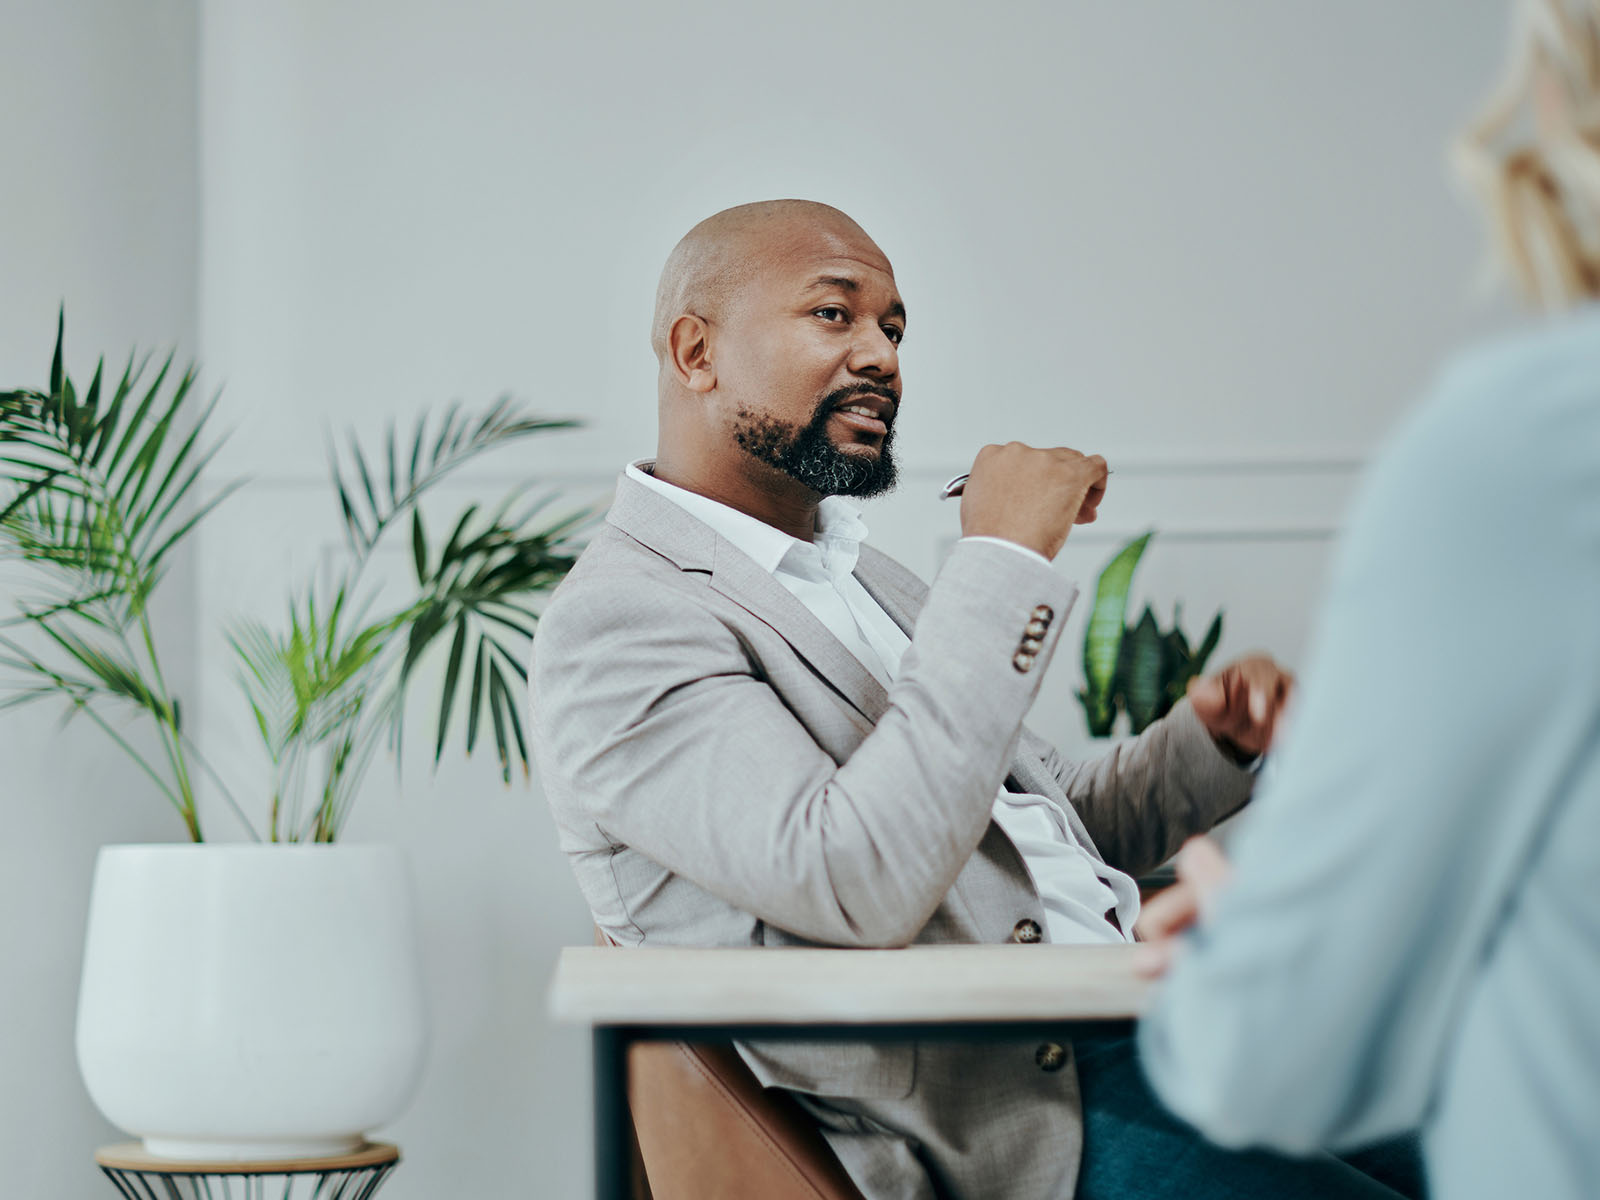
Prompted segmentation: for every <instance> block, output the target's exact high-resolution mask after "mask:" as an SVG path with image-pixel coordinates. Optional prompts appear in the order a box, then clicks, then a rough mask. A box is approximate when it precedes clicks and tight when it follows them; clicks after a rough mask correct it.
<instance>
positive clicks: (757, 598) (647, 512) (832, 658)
mask: <svg viewBox="0 0 1600 1200" xmlns="http://www.w3.org/2000/svg"><path fill="white" fill-rule="evenodd" d="M606 521H607V523H609V524H610V525H613V526H615V527H616V528H617V529H619V530H621V531H622V532H623V533H625V534H627V535H628V536H629V537H631V538H633V539H634V540H635V541H637V542H640V543H641V544H643V545H645V546H648V547H649V548H650V549H651V550H654V551H655V552H656V553H657V554H660V555H662V556H663V557H665V558H667V559H669V560H670V561H671V562H673V563H674V564H676V565H677V567H678V568H679V569H680V570H683V571H693V572H700V573H704V574H707V575H709V576H710V577H711V578H710V584H711V587H712V588H714V589H715V590H716V591H717V592H719V593H721V594H722V595H723V596H726V597H727V598H728V599H729V600H731V601H732V602H733V603H735V604H737V605H738V606H739V607H740V608H742V609H744V610H745V611H746V612H748V613H750V614H751V615H752V616H754V617H756V618H757V619H759V620H761V621H764V622H765V623H766V624H767V625H769V626H771V627H772V629H773V631H774V632H776V633H777V634H778V636H779V637H781V638H783V640H784V641H786V642H788V643H789V645H790V646H791V647H793V649H794V651H795V653H796V654H798V655H799V656H800V657H801V658H803V659H804V660H805V661H806V662H807V663H808V664H809V665H810V666H811V668H812V670H814V671H815V672H816V673H817V675H818V676H819V677H820V678H821V679H822V680H823V681H824V682H825V683H827V684H828V686H830V687H831V688H833V689H834V690H835V691H836V692H838V693H839V694H840V695H841V696H843V697H844V698H845V699H846V700H847V701H849V702H850V704H852V705H853V706H854V707H855V708H856V710H857V711H859V712H860V713H861V715H862V716H864V717H866V718H867V720H868V721H871V722H872V723H873V724H877V722H878V719H879V718H880V717H882V716H883V714H884V713H885V712H886V711H888V708H889V695H888V693H887V692H885V691H884V689H883V685H882V684H880V683H879V682H878V681H877V679H876V678H875V677H874V676H873V674H872V672H870V671H868V670H867V668H866V667H864V666H862V665H861V660H860V659H858V658H856V656H855V655H854V654H851V653H850V651H849V650H847V649H845V647H844V644H843V643H842V642H840V641H839V639H838V638H836V637H834V636H833V634H832V633H830V632H829V630H828V627H827V626H826V625H824V624H823V623H822V622H821V621H819V620H818V619H817V618H816V617H815V616H814V615H812V612H811V610H810V609H808V608H807V607H806V606H805V605H804V604H802V603H800V601H799V600H797V599H795V597H794V595H793V594H792V593H791V592H790V591H789V589H788V588H786V587H784V586H783V585H782V584H781V583H779V582H778V581H777V580H776V579H774V578H773V577H772V574H771V572H769V571H766V570H764V569H763V568H762V567H761V566H760V565H759V564H758V563H757V562H756V561H755V560H754V559H752V558H751V557H750V556H749V555H747V554H745V553H744V552H743V551H741V550H739V549H738V548H737V547H735V546H734V545H733V544H732V543H730V542H728V541H727V540H726V539H724V538H722V537H719V536H718V535H717V534H716V533H715V531H713V530H712V529H711V527H710V526H708V525H706V524H705V523H704V522H703V521H699V520H697V519H696V518H694V517H692V516H690V515H689V513H687V512H685V511H684V510H683V509H682V508H680V507H678V505H676V504H674V503H673V502H672V501H671V500H668V499H666V498H665V497H663V496H659V495H657V494H656V493H655V492H653V491H651V490H650V489H649V488H647V487H645V486H644V485H643V484H641V483H639V482H637V481H636V480H633V479H629V478H628V477H627V476H626V475H623V476H622V478H621V479H620V480H618V482H617V495H616V499H615V500H614V501H613V502H612V505H611V511H610V512H608V513H607V514H606ZM890 615H891V616H894V615H895V614H893V613H892V612H891V614H890ZM895 619H896V620H899V617H898V616H896V618H895Z"/></svg>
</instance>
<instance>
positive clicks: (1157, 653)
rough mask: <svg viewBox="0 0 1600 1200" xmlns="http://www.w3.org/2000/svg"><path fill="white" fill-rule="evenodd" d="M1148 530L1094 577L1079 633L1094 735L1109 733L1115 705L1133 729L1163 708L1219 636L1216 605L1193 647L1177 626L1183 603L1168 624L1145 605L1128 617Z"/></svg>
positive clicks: (1082, 695) (1082, 696)
mask: <svg viewBox="0 0 1600 1200" xmlns="http://www.w3.org/2000/svg"><path fill="white" fill-rule="evenodd" d="M1153 536H1154V531H1153V530H1152V531H1150V532H1147V533H1144V534H1141V535H1140V536H1139V537H1136V538H1134V539H1133V540H1132V541H1130V542H1129V543H1128V544H1127V545H1125V546H1123V547H1122V548H1121V549H1120V550H1118V551H1117V553H1116V554H1115V555H1114V556H1113V557H1112V559H1111V561H1110V562H1109V563H1107V564H1106V566H1105V568H1104V569H1103V570H1102V571H1101V572H1100V579H1099V581H1098V583H1097V584H1096V585H1095V598H1094V608H1093V609H1092V610H1091V612H1090V614H1089V626H1088V629H1087V631H1086V632H1085V634H1084V641H1083V676H1084V687H1083V688H1082V690H1080V691H1079V692H1078V702H1079V703H1080V704H1081V705H1083V712H1084V720H1085V723H1086V724H1087V725H1088V729H1089V734H1090V736H1092V737H1108V736H1110V734H1111V732H1112V729H1113V728H1114V726H1115V725H1116V720H1117V715H1118V714H1119V713H1124V712H1125V713H1127V715H1128V725H1129V728H1130V730H1131V731H1132V732H1133V733H1142V732H1143V731H1144V730H1145V729H1146V728H1147V727H1148V726H1149V725H1150V723H1151V722H1152V721H1155V720H1158V719H1159V718H1161V717H1164V716H1166V714H1167V713H1168V712H1170V711H1171V710H1172V706H1173V705H1174V704H1176V703H1177V702H1178V701H1179V700H1181V699H1182V698H1183V694H1184V692H1185V690H1186V689H1187V688H1188V686H1189V681H1190V680H1191V679H1193V678H1194V677H1195V676H1197V675H1199V674H1200V673H1201V672H1202V671H1203V670H1205V665H1206V661H1207V660H1208V659H1209V658H1210V657H1211V653H1212V651H1214V650H1215V649H1216V648H1217V642H1218V641H1220V640H1221V638H1222V614H1221V613H1220V612H1219V613H1217V615H1216V616H1215V617H1214V618H1212V621H1211V627H1210V628H1209V629H1207V630H1206V635H1205V637H1204V638H1203V639H1201V642H1200V645H1199V647H1198V648H1193V649H1191V647H1190V645H1189V640H1188V638H1187V637H1185V636H1184V633H1183V629H1182V628H1181V626H1182V624H1183V607H1182V605H1174V607H1173V616H1172V628H1171V629H1166V630H1163V629H1162V628H1161V627H1160V625H1159V624H1158V623H1157V621H1156V616H1155V613H1154V611H1153V610H1152V609H1151V608H1150V606H1149V605H1146V606H1145V609H1144V612H1143V613H1142V614H1141V615H1140V617H1139V620H1138V621H1137V622H1136V623H1135V624H1133V625H1131V626H1129V625H1127V624H1126V621H1127V612H1128V593H1129V591H1130V590H1131V588H1132V585H1133V572H1134V568H1136V567H1137V566H1138V565H1139V560H1140V558H1142V557H1143V556H1144V552H1145V548H1146V547H1147V546H1149V544H1150V539H1151V538H1152V537H1153Z"/></svg>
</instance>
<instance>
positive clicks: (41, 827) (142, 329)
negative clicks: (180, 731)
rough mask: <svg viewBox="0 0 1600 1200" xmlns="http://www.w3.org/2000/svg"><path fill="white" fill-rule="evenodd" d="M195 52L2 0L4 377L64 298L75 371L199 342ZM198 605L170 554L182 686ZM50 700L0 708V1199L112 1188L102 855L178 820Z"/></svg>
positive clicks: (7, 381)
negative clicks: (100, 1067)
mask: <svg viewBox="0 0 1600 1200" xmlns="http://www.w3.org/2000/svg"><path fill="white" fill-rule="evenodd" d="M197 48H198V35H197V5H196V4H195V2H194V0H147V2H146V3H142V4H138V5H132V4H126V3H123V2H122V0H73V2H72V3H70V4H63V3H57V2H54V0H8V2H7V3H6V4H4V5H0V62H3V63H4V70H5V79H6V85H5V100H4V102H3V103H0V179H4V185H3V186H0V386H4V387H8V388H9V387H13V386H17V385H27V386H32V387H42V386H44V385H46V384H47V383H48V381H49V368H50V350H51V347H52V345H53V344H54V339H55V325H56V307H57V305H58V304H61V303H62V302H65V304H66V307H67V347H68V360H69V361H68V365H69V368H70V369H71V370H72V372H73V374H74V375H75V376H80V377H81V378H80V383H87V382H88V379H89V377H90V375H91V374H92V373H93V369H94V357H95V356H96V355H97V354H100V353H104V354H105V356H106V358H107V361H108V363H114V364H115V366H116V368H117V369H120V367H121V365H122V363H123V362H124V361H125V359H126V356H127V354H128V352H129V351H130V350H131V349H132V348H133V347H134V346H135V345H136V344H137V345H138V346H140V347H142V348H145V349H155V350H163V351H164V350H165V349H167V348H170V347H172V346H174V345H175V346H177V347H178V351H179V354H180V356H183V357H188V356H191V355H193V354H194V353H195V349H196V345H195V343H196V335H195V312H196V283H197V279H196V251H197V240H196V237H195V229H196V220H197V176H196V160H195V156H196V143H197V129H196V119H195V95H196V85H197V81H196V77H195V72H194V62H195V55H196V51H197ZM0 586H4V585H3V584H0ZM193 600H194V577H193V572H192V570H191V569H190V567H189V565H188V564H187V563H185V564H180V565H179V566H178V568H177V569H176V570H175V571H174V572H173V574H172V575H171V576H169V578H168V579H167V581H166V583H165V584H164V585H163V587H162V590H161V592H160V593H158V601H159V605H158V610H157V612H156V618H157V635H158V639H159V644H160V645H162V646H163V647H164V648H165V650H166V654H165V656H164V660H163V666H164V667H165V669H166V671H167V672H168V678H169V681H170V682H171V683H172V685H173V687H174V689H175V690H178V691H181V692H184V693H188V694H192V687H193V681H194V674H195V662H194V646H193V640H192V637H191V636H190V635H191V632H192V616H193V611H192V606H193ZM0 607H3V608H4V609H5V610H6V611H7V613H9V609H10V606H9V604H7V605H3V606H0ZM58 716H59V711H58V710H57V709H56V707H55V706H50V707H49V708H47V709H38V710H30V711H26V712H24V713H20V714H19V713H5V714H0V812H3V815H4V823H5V834H4V836H3V837H0V961H3V963H4V966H3V967H0V1162H3V1163H4V1164H5V1168H4V1169H5V1181H4V1184H3V1189H4V1190H5V1191H6V1193H7V1194H9V1195H14V1196H19V1197H28V1198H30V1200H31V1198H32V1197H44V1196H50V1197H61V1198H63V1200H68V1198H70V1200H89V1198H100V1197H104V1196H106V1195H107V1194H109V1193H110V1192H111V1190H112V1189H111V1185H110V1184H109V1183H108V1182H107V1181H106V1180H105V1179H104V1177H102V1176H101V1175H100V1174H99V1172H98V1171H97V1170H96V1169H95V1167H94V1165H93V1163H92V1161H91V1160H90V1153H91V1152H92V1151H93V1149H94V1147H95V1146H97V1145H101V1144H103V1143H105V1142H110V1141H120V1140H122V1137H123V1135H121V1134H119V1133H118V1132H117V1131H116V1130H114V1129H113V1128H112V1127H111V1126H110V1125H108V1124H107V1123H106V1122H105V1121H104V1120H103V1119H102V1118H101V1117H100V1115H99V1114H98V1113H97V1112H96V1111H95V1110H94V1106H93V1105H92V1104H90V1102H89V1097H88V1095H87V1094H86V1093H85V1092H84V1089H83V1084H82V1083H81V1082H80V1081H79V1078H78V1068H77V1062H76V1060H75V1058H74V1055H73V1041H72V1034H73V1021H74V1017H75V1014H76V1007H77V999H78V968H79V962H80V956H81V954H82V947H83V929H84V919H85V916H86V914H87V911H88V899H89V879H90V874H91V872H92V870H93V866H94V855H95V851H96V849H97V848H98V847H99V846H101V845H102V844H104V843H110V842H127V841H133V842H141V841H157V840H169V839H173V838H177V837H181V836H182V833H183V830H182V826H181V825H180V824H179V822H178V819H177V817H176V816H175V815H174V814H173V813H172V811H171V809H170V808H168V806H167V804H166V802H165V800H164V799H163V798H162V797H161V796H160V795H159V794H158V793H156V792H155V790H154V788H153V787H151V786H150V785H148V784H147V783H146V782H145V780H144V779H143V777H142V776H139V775H137V774H136V773H135V771H134V769H133V768H131V766H130V764H129V763H128V761H127V760H126V759H124V758H123V757H122V755H121V754H120V753H118V752H117V751H116V749H115V747H113V746H111V745H109V744H108V743H107V742H106V741H105V740H104V739H103V738H102V737H101V736H100V735H99V732H98V731H97V730H95V729H93V728H91V727H90V726H89V725H88V723H87V722H85V721H82V720H80V721H77V722H75V723H74V724H73V725H72V726H71V727H70V728H69V730H68V731H67V732H66V733H59V734H58V733H57V732H56V721H57V717H58Z"/></svg>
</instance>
